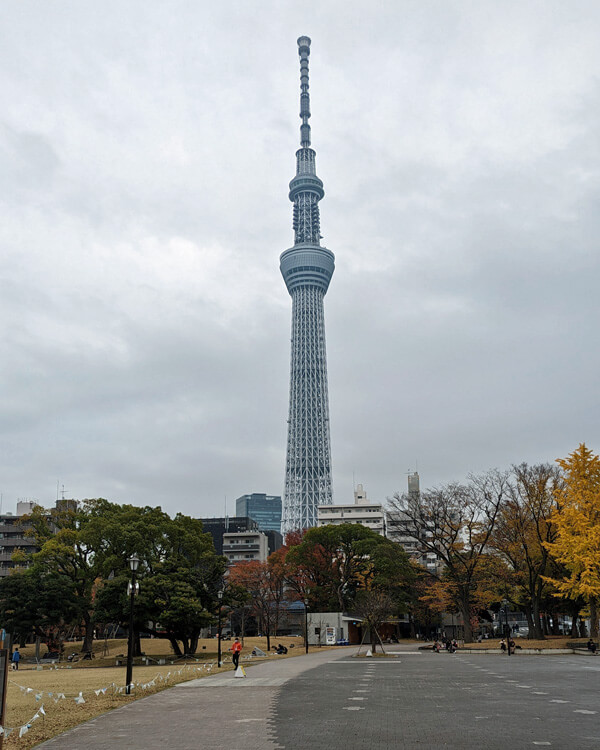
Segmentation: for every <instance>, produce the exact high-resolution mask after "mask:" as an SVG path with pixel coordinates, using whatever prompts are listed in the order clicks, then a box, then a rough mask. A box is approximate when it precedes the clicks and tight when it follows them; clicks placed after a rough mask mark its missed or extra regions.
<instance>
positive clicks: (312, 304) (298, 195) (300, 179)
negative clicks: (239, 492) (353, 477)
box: [280, 36, 335, 534]
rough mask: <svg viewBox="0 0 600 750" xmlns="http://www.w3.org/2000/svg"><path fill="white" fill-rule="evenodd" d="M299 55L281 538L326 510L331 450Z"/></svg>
mask: <svg viewBox="0 0 600 750" xmlns="http://www.w3.org/2000/svg"><path fill="white" fill-rule="evenodd" d="M298 53H299V55H300V118H301V120H302V124H301V126H300V148H299V149H298V151H297V152H296V176H295V177H294V179H293V180H292V181H291V182H290V200H291V201H292V203H293V204H294V233H295V237H294V246H293V247H291V248H290V249H289V250H286V251H285V252H284V253H282V255H281V257H280V268H281V273H282V275H283V278H284V281H285V284H286V286H287V289H288V292H289V293H290V296H291V298H292V356H291V369H290V409H289V417H288V440H287V457H286V464H285V488H284V499H283V517H282V523H281V530H282V532H283V533H284V534H285V533H287V532H288V531H293V530H295V529H305V528H309V527H311V526H316V525H317V506H319V505H331V504H332V502H333V501H332V492H331V446H330V438H329V396H328V392H327V359H326V354H325V318H324V314H323V298H324V297H325V294H326V292H327V289H328V287H329V282H330V281H331V277H332V275H333V270H334V268H335V262H334V261H335V256H334V255H333V253H332V252H331V251H330V250H327V248H325V247H321V228H320V219H319V201H320V200H321V198H322V197H323V195H324V191H323V183H322V182H321V180H320V179H319V178H318V177H317V174H316V168H315V157H316V154H315V152H314V150H313V149H312V148H311V147H310V125H309V124H308V118H309V117H310V96H309V93H308V56H309V55H310V39H309V38H308V37H306V36H301V37H300V39H298Z"/></svg>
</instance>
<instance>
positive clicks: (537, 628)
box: [531, 597, 545, 640]
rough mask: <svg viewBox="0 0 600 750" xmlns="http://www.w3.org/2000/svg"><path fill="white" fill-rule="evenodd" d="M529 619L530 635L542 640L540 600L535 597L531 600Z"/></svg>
mask: <svg viewBox="0 0 600 750" xmlns="http://www.w3.org/2000/svg"><path fill="white" fill-rule="evenodd" d="M531 619H532V623H533V624H532V627H531V633H532V637H533V638H535V639H537V640H543V639H544V637H545V636H544V631H543V629H542V622H541V616H540V602H539V599H538V598H537V597H534V598H533V600H532V602H531Z"/></svg>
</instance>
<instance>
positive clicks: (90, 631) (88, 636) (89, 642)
mask: <svg viewBox="0 0 600 750" xmlns="http://www.w3.org/2000/svg"><path fill="white" fill-rule="evenodd" d="M83 627H84V631H85V635H84V637H83V645H82V646H81V653H82V654H85V653H87V652H88V651H90V652H91V651H92V648H93V647H94V628H93V627H92V618H91V617H90V614H89V612H86V613H85V614H84V615H83Z"/></svg>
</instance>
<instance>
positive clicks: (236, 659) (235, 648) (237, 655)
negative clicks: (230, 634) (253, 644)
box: [230, 638, 242, 669]
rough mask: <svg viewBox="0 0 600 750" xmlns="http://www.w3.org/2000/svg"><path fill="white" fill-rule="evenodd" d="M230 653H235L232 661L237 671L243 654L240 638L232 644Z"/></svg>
mask: <svg viewBox="0 0 600 750" xmlns="http://www.w3.org/2000/svg"><path fill="white" fill-rule="evenodd" d="M230 651H232V652H233V654H232V657H231V661H232V662H233V666H234V668H235V669H237V668H238V666H239V663H240V654H241V653H242V644H241V643H240V639H239V638H236V639H235V641H234V642H233V643H232V644H231V648H230Z"/></svg>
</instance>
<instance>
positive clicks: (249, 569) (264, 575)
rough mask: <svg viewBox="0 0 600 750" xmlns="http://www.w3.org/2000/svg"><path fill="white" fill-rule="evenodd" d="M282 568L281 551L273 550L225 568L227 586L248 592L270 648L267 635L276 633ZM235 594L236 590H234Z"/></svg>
mask: <svg viewBox="0 0 600 750" xmlns="http://www.w3.org/2000/svg"><path fill="white" fill-rule="evenodd" d="M284 584H285V569H284V566H283V564H282V562H281V555H278V554H277V553H274V554H273V555H270V557H269V558H268V560H266V561H265V562H262V561H260V560H249V561H248V562H243V563H239V564H237V565H234V566H232V567H231V568H230V570H229V577H228V587H229V586H231V587H232V588H234V589H235V588H237V589H238V591H239V589H241V590H243V591H246V592H247V593H248V597H249V601H250V604H251V606H252V611H253V614H254V616H255V617H256V619H257V620H258V623H259V627H260V630H261V632H262V634H263V635H264V636H266V638H267V650H269V649H270V648H271V636H272V635H275V634H276V633H277V628H278V627H279V618H280V616H281V608H282V604H283V601H284V598H285V587H284ZM238 596H239V594H238Z"/></svg>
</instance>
